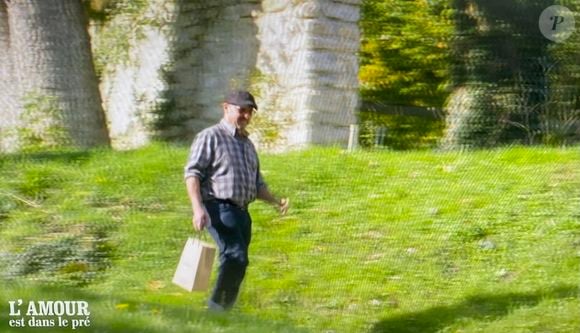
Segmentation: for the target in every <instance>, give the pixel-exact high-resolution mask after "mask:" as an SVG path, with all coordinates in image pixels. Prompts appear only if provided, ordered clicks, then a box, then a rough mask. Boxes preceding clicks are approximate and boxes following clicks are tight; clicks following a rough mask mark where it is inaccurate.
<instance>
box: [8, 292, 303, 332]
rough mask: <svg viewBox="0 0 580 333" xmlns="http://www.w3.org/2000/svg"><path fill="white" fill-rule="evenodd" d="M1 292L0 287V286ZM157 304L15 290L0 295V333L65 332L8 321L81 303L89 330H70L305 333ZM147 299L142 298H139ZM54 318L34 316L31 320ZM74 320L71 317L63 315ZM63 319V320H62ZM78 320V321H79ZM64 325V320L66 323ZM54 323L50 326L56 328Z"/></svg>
mask: <svg viewBox="0 0 580 333" xmlns="http://www.w3.org/2000/svg"><path fill="white" fill-rule="evenodd" d="M3 289H4V290H6V288H3ZM157 296H158V297H159V298H160V299H163V301H159V302H156V301H150V300H145V301H144V300H139V299H137V298H130V297H124V296H123V295H110V296H109V295H99V294H95V293H90V292H87V291H85V290H83V289H75V288H70V289H64V288H56V287H54V288H53V287H44V286H43V287H34V288H30V287H27V286H15V288H8V292H7V293H3V294H2V295H0V304H3V305H2V306H1V307H0V309H1V311H0V332H67V331H71V332H72V331H73V330H72V327H70V326H69V327H42V328H40V327H24V328H21V327H10V326H9V320H11V319H17V318H19V317H22V316H24V318H25V322H27V321H28V320H29V319H30V318H31V317H32V316H26V311H27V306H28V302H29V301H56V300H62V301H78V300H82V301H86V302H88V303H89V311H90V326H89V327H80V328H77V329H75V330H74V332H79V333H83V332H85V333H87V332H99V333H105V332H123V333H131V332H139V333H167V332H224V333H225V332H264V333H270V332H288V333H290V332H305V330H301V329H299V328H295V327H293V326H292V325H291V324H289V323H285V322H276V321H268V320H264V319H259V318H256V317H253V316H250V315H245V314H242V313H239V312H237V311H232V312H228V313H210V312H207V311H206V310H205V309H204V308H202V307H201V306H196V305H194V304H193V303H191V301H188V298H189V297H188V296H184V297H181V296H179V297H178V296H168V295H156V297H157ZM144 297H147V295H144ZM18 299H22V300H23V301H24V302H23V305H22V306H20V310H21V314H22V315H21V316H18V317H10V316H9V312H10V310H9V308H8V304H9V303H8V301H13V300H18ZM48 318H53V319H54V320H55V323H57V319H56V317H37V319H48ZM68 318H69V319H76V318H77V317H68ZM63 319H66V316H64V317H63ZM79 319H81V318H79ZM69 322H70V321H69ZM57 325H58V324H55V326H57Z"/></svg>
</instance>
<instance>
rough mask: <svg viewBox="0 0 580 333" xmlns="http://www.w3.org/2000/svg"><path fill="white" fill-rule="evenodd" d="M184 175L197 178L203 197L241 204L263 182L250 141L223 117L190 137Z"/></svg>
mask: <svg viewBox="0 0 580 333" xmlns="http://www.w3.org/2000/svg"><path fill="white" fill-rule="evenodd" d="M188 177H197V178H199V180H200V185H201V186H200V187H201V195H202V199H203V200H204V201H206V200H211V199H221V200H231V201H232V202H233V203H235V204H237V205H238V206H240V207H244V208H245V207H247V206H248V204H249V203H250V202H252V201H254V200H255V199H256V196H257V192H258V190H259V189H260V187H262V186H266V183H265V182H264V180H263V178H262V174H261V173H260V164H259V161H258V154H257V152H256V148H255V147H254V144H253V143H252V141H250V139H248V138H247V137H246V136H242V135H240V134H239V133H238V131H237V129H236V127H235V126H233V125H231V124H229V123H228V122H227V121H225V120H224V119H222V121H221V122H220V123H218V124H216V125H214V126H212V127H209V128H207V129H205V130H203V131H201V132H200V133H199V134H198V135H197V136H196V138H195V139H194V140H193V144H192V145H191V153H190V155H189V160H188V161H187V164H186V166H185V178H188Z"/></svg>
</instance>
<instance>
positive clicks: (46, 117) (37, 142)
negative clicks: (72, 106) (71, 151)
mask: <svg viewBox="0 0 580 333" xmlns="http://www.w3.org/2000/svg"><path fill="white" fill-rule="evenodd" d="M20 121H21V123H22V125H21V126H19V127H18V128H17V129H16V132H17V136H18V141H19V144H20V150H21V151H23V152H32V151H43V150H47V149H48V150H50V149H56V148H59V147H66V146H68V145H70V138H69V135H68V132H67V129H66V128H65V125H64V119H63V113H62V110H61V108H60V106H59V105H58V99H57V98H56V97H55V96H50V95H46V94H41V93H38V92H31V93H28V94H27V95H25V96H24V98H23V111H22V114H21V116H20Z"/></svg>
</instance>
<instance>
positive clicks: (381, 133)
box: [375, 126, 387, 147]
mask: <svg viewBox="0 0 580 333" xmlns="http://www.w3.org/2000/svg"><path fill="white" fill-rule="evenodd" d="M386 135H387V128H386V127H384V126H380V127H377V131H376V133H375V147H380V146H382V145H383V143H384V141H385V136H386Z"/></svg>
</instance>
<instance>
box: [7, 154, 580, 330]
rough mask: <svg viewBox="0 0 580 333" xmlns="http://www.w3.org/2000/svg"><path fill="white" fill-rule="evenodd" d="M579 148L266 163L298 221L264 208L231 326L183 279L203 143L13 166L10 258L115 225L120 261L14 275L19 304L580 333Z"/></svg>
mask: <svg viewBox="0 0 580 333" xmlns="http://www.w3.org/2000/svg"><path fill="white" fill-rule="evenodd" d="M578 153H579V151H578V149H577V148H568V149H555V148H543V147H538V148H523V147H513V148H504V149H497V150H485V151H476V152H433V151H431V152H429V151H420V152H392V151H374V152H366V151H360V152H355V153H346V152H344V151H342V150H340V149H333V148H312V149H309V150H306V151H302V152H294V153H288V154H283V155H264V156H262V169H263V173H264V175H265V177H266V179H267V181H268V183H269V186H270V187H271V189H272V190H273V191H274V192H276V193H280V194H283V195H287V196H289V197H290V199H291V202H292V209H291V211H290V214H288V215H287V216H278V215H277V214H276V212H275V211H274V210H273V209H271V208H270V207H268V206H266V205H265V204H263V203H256V204H254V205H253V206H252V209H251V210H252V215H253V219H254V224H253V229H254V236H253V240H252V242H253V243H252V247H251V255H250V261H251V265H250V268H249V271H248V274H247V277H246V280H245V284H244V286H243V292H242V294H241V296H240V300H239V303H238V306H237V309H236V310H235V311H234V312H233V313H231V314H229V315H225V316H223V315H212V314H208V313H207V312H206V311H205V307H204V302H205V299H206V297H207V294H206V293H193V294H189V293H186V292H184V291H182V290H180V289H179V288H177V287H175V286H173V285H172V284H171V277H172V274H173V271H174V269H175V266H176V264H177V260H178V258H179V255H180V251H181V248H182V246H183V244H184V242H185V239H186V237H187V236H189V235H192V234H193V233H192V229H191V212H190V207H189V203H188V200H187V197H186V194H185V189H184V186H183V180H182V166H183V164H184V162H185V159H186V157H187V149H186V148H179V147H172V146H166V145H153V146H151V147H148V148H145V149H141V150H137V151H131V152H111V151H94V152H90V153H62V154H53V155H44V156H34V155H32V156H10V157H7V158H4V159H3V160H2V161H1V162H0V169H1V174H0V196H1V197H0V237H1V239H2V240H3V242H2V244H1V245H0V251H1V252H7V251H12V252H15V251H24V250H25V249H26V247H27V246H29V245H30V244H32V243H35V242H38V241H39V239H40V240H43V241H45V239H46V238H47V236H46V235H60V234H61V233H66V232H68V233H72V234H73V235H83V232H89V231H90V232H94V233H96V232H97V231H98V232H101V231H104V232H106V233H107V236H108V238H107V243H106V244H107V246H110V248H111V250H110V251H108V252H106V253H107V254H108V255H110V260H111V263H110V265H109V266H108V268H107V269H105V270H98V271H97V272H96V277H95V278H93V279H91V280H90V281H89V284H88V285H86V286H80V285H75V284H74V282H75V281H74V280H73V281H72V282H71V281H68V282H67V283H66V286H65V287H62V284H61V287H59V283H54V279H53V280H50V279H48V278H47V279H45V280H40V281H37V282H33V281H31V280H32V279H31V277H33V276H34V275H31V276H29V278H25V277H20V278H18V280H20V281H22V285H20V284H19V285H15V281H16V280H6V282H5V284H6V285H5V288H3V289H5V290H6V292H5V293H3V294H2V304H4V306H6V304H7V300H10V299H14V298H23V299H24V298H28V299H46V298H49V299H59V298H62V299H85V298H86V299H87V300H88V301H89V302H90V304H91V307H92V309H93V310H94V312H93V314H92V315H91V317H92V318H91V319H92V321H93V323H94V324H93V325H94V326H93V325H92V326H91V328H90V329H84V331H95V332H96V331H99V332H104V331H110V332H116V331H119V332H120V331H123V332H130V331H135V332H137V331H139V332H170V331H171V332H179V331H200V332H272V331H276V332H283V331H288V332H290V331H292V332H293V331H299V330H301V329H304V330H306V331H315V332H325V331H333V332H365V331H367V332H456V331H463V332H536V331H547V332H577V331H578V330H579V329H580V319H579V317H578V315H577V314H578V313H577V310H578V308H580V300H579V299H578V293H579V289H578V281H579V279H580V167H579V166H578V165H579V162H580V155H579V154H578ZM94 230H97V231H94ZM58 278H59V279H65V280H64V281H65V282H66V281H67V280H66V279H67V277H66V275H59V277H58ZM51 281H53V282H51ZM57 281H60V280H57ZM49 283H50V285H51V288H49V289H47V288H44V287H42V286H46V285H47V284H49ZM4 306H3V307H2V312H1V313H0V316H1V317H0V318H2V331H5V330H8V329H9V328H8V325H7V324H6V320H5V319H7V310H6V309H7V308H5V307H4ZM12 331H14V332H16V331H18V332H23V330H22V329H16V328H14V329H12ZM47 331H48V330H47Z"/></svg>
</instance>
